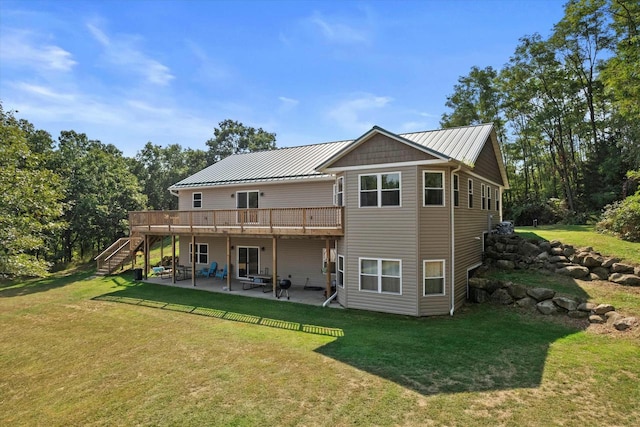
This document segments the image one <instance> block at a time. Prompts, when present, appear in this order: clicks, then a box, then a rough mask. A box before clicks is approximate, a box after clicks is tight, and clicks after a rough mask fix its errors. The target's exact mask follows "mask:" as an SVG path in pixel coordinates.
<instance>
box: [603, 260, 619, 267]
mask: <svg viewBox="0 0 640 427" xmlns="http://www.w3.org/2000/svg"><path fill="white" fill-rule="evenodd" d="M617 262H620V258H606V259H605V260H604V261H603V262H602V266H603V267H604V268H611V266H612V265H613V264H615V263H617Z"/></svg>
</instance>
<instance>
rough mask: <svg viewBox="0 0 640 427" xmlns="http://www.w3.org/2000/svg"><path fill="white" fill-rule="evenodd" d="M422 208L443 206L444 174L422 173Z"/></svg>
mask: <svg viewBox="0 0 640 427" xmlns="http://www.w3.org/2000/svg"><path fill="white" fill-rule="evenodd" d="M423 181H424V198H423V206H444V172H428V171H425V172H424V176H423Z"/></svg>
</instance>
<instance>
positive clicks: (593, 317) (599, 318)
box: [589, 314, 607, 323]
mask: <svg viewBox="0 0 640 427" xmlns="http://www.w3.org/2000/svg"><path fill="white" fill-rule="evenodd" d="M606 321H607V320H606V319H605V318H604V316H601V315H599V314H592V315H591V316H589V323H604V322H606Z"/></svg>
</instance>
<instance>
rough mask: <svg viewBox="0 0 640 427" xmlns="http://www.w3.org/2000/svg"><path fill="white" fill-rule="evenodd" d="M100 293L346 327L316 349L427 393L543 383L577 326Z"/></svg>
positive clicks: (504, 316)
mask: <svg viewBox="0 0 640 427" xmlns="http://www.w3.org/2000/svg"><path fill="white" fill-rule="evenodd" d="M96 299H98V300H107V301H117V300H120V302H126V303H131V304H136V305H147V306H152V307H156V308H165V309H167V308H169V309H173V310H178V311H188V312H191V313H194V314H204V315H211V316H214V317H219V318H222V319H227V320H234V321H241V322H248V323H255V324H256V326H257V325H264V326H271V327H278V328H284V329H291V330H294V331H304V332H311V333H322V332H318V331H315V332H314V331H305V330H304V329H302V328H299V327H297V326H296V327H290V325H309V326H313V325H317V326H315V327H316V328H320V330H323V331H340V333H336V334H331V333H324V334H325V335H332V336H333V337H335V338H334V339H333V340H332V341H331V342H329V343H327V344H325V345H324V346H322V347H319V348H318V349H316V351H317V352H318V353H320V354H322V355H325V356H327V357H330V358H332V359H335V360H337V361H340V362H342V363H346V364H349V365H351V366H353V367H355V368H357V369H360V370H363V371H366V372H369V373H371V374H374V375H377V376H380V377H382V378H385V379H387V380H389V381H393V382H395V383H397V384H400V385H402V386H404V387H407V388H411V389H413V390H415V391H417V392H419V393H421V394H424V395H431V394H438V393H459V392H473V391H484V390H500V389H510V388H530V387H538V386H539V385H540V382H541V379H542V374H543V371H544V366H545V362H546V358H547V353H548V350H549V346H550V345H551V344H552V343H554V342H555V341H557V340H559V339H561V338H563V337H566V336H568V335H571V334H574V333H576V332H578V330H577V329H576V328H575V327H570V326H567V325H564V324H560V323H558V322H555V321H549V320H546V319H542V318H540V317H538V316H535V315H531V314H526V313H523V312H520V311H517V310H515V309H513V308H505V307H496V306H488V305H477V306H476V305H472V306H468V307H466V308H464V309H463V310H461V311H459V312H458V313H457V314H456V315H455V316H454V317H448V316H447V317H431V318H414V317H408V316H398V315H390V314H382V313H373V312H367V311H360V310H338V309H327V308H322V307H311V306H306V305H302V304H295V303H288V302H281V301H269V300H263V299H252V298H246V297H241V296H235V295H227V294H217V293H216V294H213V293H210V292H205V291H200V290H193V289H183V288H171V287H165V286H162V287H158V286H154V285H153V284H148V283H132V282H129V283H128V284H127V286H126V287H125V289H120V290H118V291H116V292H112V293H110V294H106V295H102V296H100V297H97V298H96ZM142 301H146V302H142ZM182 307H188V309H181V308H182ZM207 312H209V313H210V314H206V313H207ZM223 313H231V314H232V315H224V314H223ZM259 319H266V320H268V321H269V322H271V324H270V323H269V322H264V323H263V322H261V321H259Z"/></svg>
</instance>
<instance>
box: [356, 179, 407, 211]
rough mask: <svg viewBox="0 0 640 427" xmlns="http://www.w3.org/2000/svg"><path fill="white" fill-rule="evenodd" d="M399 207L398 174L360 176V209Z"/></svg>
mask: <svg viewBox="0 0 640 427" xmlns="http://www.w3.org/2000/svg"><path fill="white" fill-rule="evenodd" d="M365 206H374V207H381V206H400V172H396V173H381V174H380V173H379V174H374V175H360V207H365Z"/></svg>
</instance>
